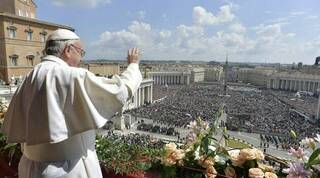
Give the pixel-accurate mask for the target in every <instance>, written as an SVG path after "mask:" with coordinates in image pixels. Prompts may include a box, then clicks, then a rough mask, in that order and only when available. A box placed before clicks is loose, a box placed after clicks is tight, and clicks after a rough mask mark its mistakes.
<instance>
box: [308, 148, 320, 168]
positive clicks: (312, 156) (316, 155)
mask: <svg viewBox="0 0 320 178" xmlns="http://www.w3.org/2000/svg"><path fill="white" fill-rule="evenodd" d="M319 154H320V148H318V149H316V150H314V152H313V153H312V154H311V156H310V158H309V161H308V165H310V163H311V162H312V161H313V160H315V159H316V158H317V157H318V156H319Z"/></svg>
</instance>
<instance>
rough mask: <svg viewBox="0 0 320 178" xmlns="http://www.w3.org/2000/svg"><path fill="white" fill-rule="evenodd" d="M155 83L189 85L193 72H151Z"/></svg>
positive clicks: (150, 74) (150, 76) (149, 74)
mask: <svg viewBox="0 0 320 178" xmlns="http://www.w3.org/2000/svg"><path fill="white" fill-rule="evenodd" d="M148 77H149V78H150V79H152V80H153V83H154V84H155V85H189V84H190V79H191V72H170V71H166V72H149V73H148Z"/></svg>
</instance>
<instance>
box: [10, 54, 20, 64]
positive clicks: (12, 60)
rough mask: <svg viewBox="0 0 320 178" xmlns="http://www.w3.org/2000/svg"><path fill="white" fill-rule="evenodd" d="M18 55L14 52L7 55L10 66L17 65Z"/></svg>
mask: <svg viewBox="0 0 320 178" xmlns="http://www.w3.org/2000/svg"><path fill="white" fill-rule="evenodd" d="M18 57H19V56H18V55H16V54H13V55H11V56H9V58H10V60H11V65H12V66H17V65H18Z"/></svg>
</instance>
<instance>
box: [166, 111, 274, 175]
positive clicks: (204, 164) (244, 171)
mask: <svg viewBox="0 0 320 178" xmlns="http://www.w3.org/2000/svg"><path fill="white" fill-rule="evenodd" d="M222 114H224V110H223V109H220V110H219V111H218V113H217V114H216V116H215V118H216V119H215V121H214V123H213V124H211V126H209V124H208V123H207V122H205V121H203V120H202V119H201V118H198V119H197V120H196V121H193V122H191V123H190V125H189V127H190V128H191V132H190V133H189V134H188V136H187V141H186V143H185V144H184V145H180V146H178V145H177V144H175V143H168V144H166V145H165V147H164V149H163V152H162V157H161V164H163V167H164V168H163V171H162V173H163V175H162V177H164V178H175V177H181V178H182V177H183V178H188V177H190V178H191V177H192V178H202V177H206V178H215V177H228V178H235V177H245V178H246V177H250V178H277V175H276V173H275V170H274V169H273V168H272V167H271V166H268V165H265V164H263V163H262V161H263V160H264V154H263V152H262V151H260V150H258V149H256V148H245V149H241V150H240V149H231V148H228V147H227V146H225V145H226V144H225V143H226V141H227V140H228V136H227V134H226V130H225V128H219V120H220V118H221V116H222ZM219 134H221V138H220V139H217V138H216V137H214V136H217V135H219Z"/></svg>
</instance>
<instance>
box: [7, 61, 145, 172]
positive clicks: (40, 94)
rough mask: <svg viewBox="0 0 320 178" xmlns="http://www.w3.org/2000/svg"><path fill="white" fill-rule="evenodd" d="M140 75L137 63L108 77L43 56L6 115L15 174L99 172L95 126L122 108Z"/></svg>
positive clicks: (18, 91)
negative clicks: (18, 149) (16, 159)
mask: <svg viewBox="0 0 320 178" xmlns="http://www.w3.org/2000/svg"><path fill="white" fill-rule="evenodd" d="M141 80H142V76H141V73H140V71H139V66H138V64H129V66H128V68H127V70H126V71H124V72H123V73H122V74H121V75H120V76H117V75H115V76H114V77H113V78H112V79H107V78H101V77H96V76H95V75H94V74H93V73H91V72H89V71H87V70H85V69H81V68H75V67H70V66H69V65H68V64H67V63H66V62H64V61H63V60H62V59H60V58H57V57H55V56H50V55H49V56H45V57H44V58H43V60H42V62H41V63H40V64H38V65H36V66H35V67H34V69H33V70H32V71H31V72H30V73H29V74H28V75H27V77H26V79H25V80H24V82H23V83H22V85H21V86H20V87H19V88H18V89H17V91H16V93H15V95H14V96H13V98H12V100H11V103H10V106H9V108H8V111H7V113H6V115H5V120H4V125H3V128H2V130H3V132H4V133H5V134H6V135H7V141H8V142H9V143H21V144H22V147H23V157H22V158H21V160H20V163H19V178H42V177H43V178H52V177H59V178H87V177H90V178H99V177H102V175H101V171H100V167H99V162H98V159H97V155H96V152H95V145H94V144H95V131H94V130H95V129H97V128H100V127H102V126H103V125H104V124H105V123H106V121H107V120H108V119H110V118H111V117H112V116H113V115H114V114H115V113H116V112H121V109H122V107H123V105H124V103H125V102H126V101H127V99H128V98H129V97H130V96H132V95H133V93H134V92H136V90H137V89H138V87H139V85H140V83H141Z"/></svg>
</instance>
